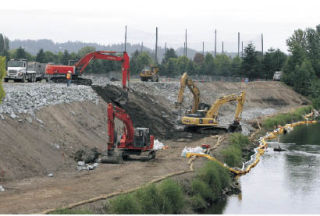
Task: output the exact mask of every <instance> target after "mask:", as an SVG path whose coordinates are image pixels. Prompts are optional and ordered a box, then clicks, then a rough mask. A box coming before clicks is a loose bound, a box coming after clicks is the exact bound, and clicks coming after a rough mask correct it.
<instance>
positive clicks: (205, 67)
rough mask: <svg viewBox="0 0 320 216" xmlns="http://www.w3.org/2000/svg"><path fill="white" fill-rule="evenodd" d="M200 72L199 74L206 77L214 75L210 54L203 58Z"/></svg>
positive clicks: (212, 60)
mask: <svg viewBox="0 0 320 216" xmlns="http://www.w3.org/2000/svg"><path fill="white" fill-rule="evenodd" d="M201 70H202V71H201V72H202V73H203V74H206V75H214V74H215V65H214V59H213V56H212V55H211V54H210V53H207V54H206V56H205V57H204V62H203V64H202V67H201ZM201 72H200V73H201Z"/></svg>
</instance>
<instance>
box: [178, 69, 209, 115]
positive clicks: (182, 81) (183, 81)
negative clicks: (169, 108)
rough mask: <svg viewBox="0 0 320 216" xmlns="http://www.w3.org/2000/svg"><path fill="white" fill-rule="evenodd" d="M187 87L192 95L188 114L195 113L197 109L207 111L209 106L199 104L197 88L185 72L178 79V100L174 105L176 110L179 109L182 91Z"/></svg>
mask: <svg viewBox="0 0 320 216" xmlns="http://www.w3.org/2000/svg"><path fill="white" fill-rule="evenodd" d="M186 86H188V88H189V90H190V92H191V93H192V94H193V105H192V108H191V111H190V113H196V112H197V111H198V110H199V109H200V110H202V109H208V108H209V107H210V106H209V105H207V104H205V103H200V91H199V88H198V87H197V86H196V85H195V83H194V82H193V81H192V79H191V78H190V77H188V74H187V72H185V73H184V74H183V75H182V76H181V79H180V90H179V94H178V100H177V102H176V103H175V105H176V108H179V107H181V104H182V102H183V94H184V90H185V88H186Z"/></svg>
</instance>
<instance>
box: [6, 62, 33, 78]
mask: <svg viewBox="0 0 320 216" xmlns="http://www.w3.org/2000/svg"><path fill="white" fill-rule="evenodd" d="M7 66H8V69H7V75H6V77H5V78H4V81H5V82H8V81H9V80H14V81H15V80H20V81H22V82H26V81H27V80H28V81H30V82H35V81H36V72H35V71H33V70H31V71H30V70H29V69H28V67H29V63H28V61H27V60H26V59H18V60H17V59H11V60H9V61H8V64H7ZM30 69H31V68H30Z"/></svg>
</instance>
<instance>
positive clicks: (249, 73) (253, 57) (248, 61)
mask: <svg viewBox="0 0 320 216" xmlns="http://www.w3.org/2000/svg"><path fill="white" fill-rule="evenodd" d="M259 75H260V62H259V60H258V54H257V52H256V51H255V47H254V45H253V44H252V43H249V44H248V46H247V47H246V48H245V50H244V57H243V59H242V65H241V76H244V77H248V78H249V79H250V80H252V79H255V78H258V77H259Z"/></svg>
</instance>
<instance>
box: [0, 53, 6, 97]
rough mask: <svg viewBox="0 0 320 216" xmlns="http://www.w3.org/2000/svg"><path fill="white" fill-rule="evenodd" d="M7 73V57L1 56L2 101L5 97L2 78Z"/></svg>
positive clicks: (0, 87) (0, 90) (0, 94)
mask: <svg viewBox="0 0 320 216" xmlns="http://www.w3.org/2000/svg"><path fill="white" fill-rule="evenodd" d="M5 75H6V57H4V56H0V103H1V102H2V100H3V98H4V97H5V92H4V90H3V86H2V79H3V78H4V77H5Z"/></svg>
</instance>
